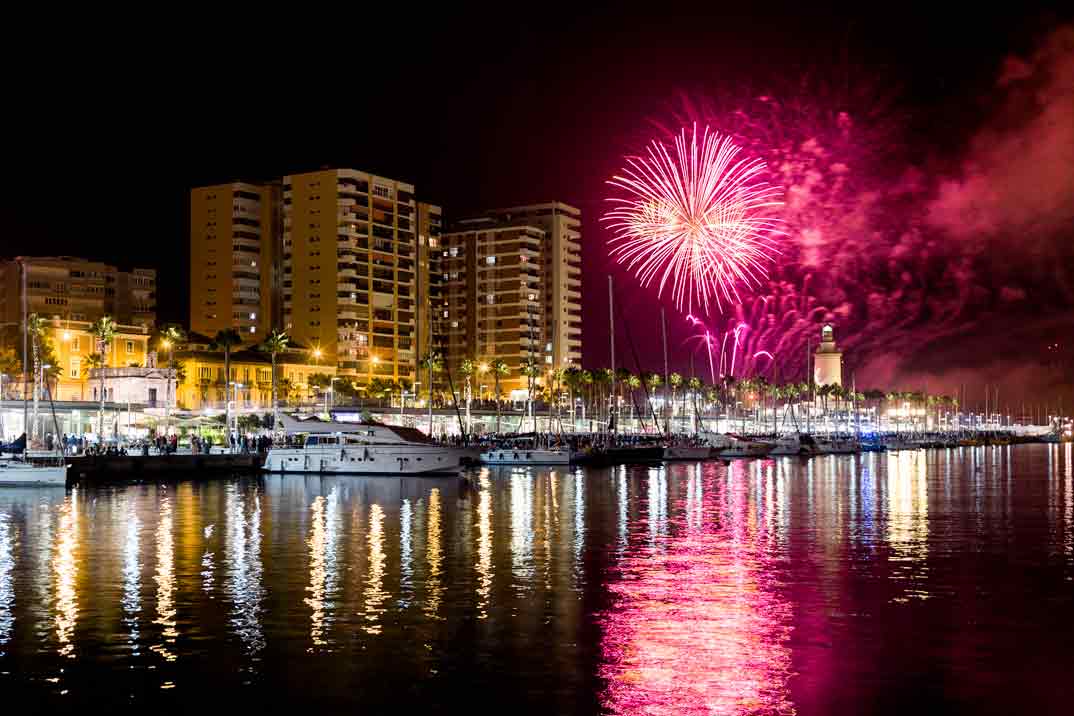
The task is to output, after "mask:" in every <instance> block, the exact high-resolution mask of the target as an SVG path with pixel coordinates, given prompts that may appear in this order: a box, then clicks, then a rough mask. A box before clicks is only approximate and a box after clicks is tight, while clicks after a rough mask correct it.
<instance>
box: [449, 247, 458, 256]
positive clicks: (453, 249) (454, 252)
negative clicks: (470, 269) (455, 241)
mask: <svg viewBox="0 0 1074 716" xmlns="http://www.w3.org/2000/svg"><path fill="white" fill-rule="evenodd" d="M448 253H450V254H451V255H452V256H458V255H459V247H458V246H452V247H451V248H450V249H449V250H448Z"/></svg>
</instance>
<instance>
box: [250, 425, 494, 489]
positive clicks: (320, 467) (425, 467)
mask: <svg viewBox="0 0 1074 716" xmlns="http://www.w3.org/2000/svg"><path fill="white" fill-rule="evenodd" d="M281 418H282V423H283V426H284V428H285V429H286V431H287V433H288V434H290V435H299V434H305V439H304V441H303V443H302V446H301V447H273V448H271V449H270V450H269V451H268V455H267V456H266V457H265V465H264V468H263V469H264V470H265V471H266V472H274V473H313V474H333V473H334V474H345V475H436V474H440V475H444V474H457V473H458V472H459V471H460V470H462V469H463V468H464V467H466V465H467V464H468V463H469V462H471V461H472V460H473V459H474V458H475V457H476V451H475V450H473V449H468V448H456V447H451V446H448V445H440V444H438V443H436V442H433V441H432V440H430V439H429V438H427V437H426V436H425V435H424V434H423V433H421V432H420V431H418V430H415V429H413V428H400V427H394V426H390V425H366V424H362V423H336V422H327V421H321V420H316V419H312V420H295V419H293V418H290V417H288V416H281Z"/></svg>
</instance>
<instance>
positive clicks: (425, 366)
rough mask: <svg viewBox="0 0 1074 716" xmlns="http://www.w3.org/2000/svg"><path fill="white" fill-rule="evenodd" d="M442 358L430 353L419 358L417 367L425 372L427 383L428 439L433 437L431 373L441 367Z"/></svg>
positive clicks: (436, 353) (432, 352)
mask: <svg viewBox="0 0 1074 716" xmlns="http://www.w3.org/2000/svg"><path fill="white" fill-rule="evenodd" d="M443 364H444V358H443V356H441V355H440V353H438V352H437V351H430V352H428V353H426V354H425V355H423V356H422V357H421V360H420V361H418V365H420V366H421V369H422V370H424V371H426V373H427V375H428V381H429V437H432V436H433V373H435V372H437V371H439V370H440V369H441V367H443Z"/></svg>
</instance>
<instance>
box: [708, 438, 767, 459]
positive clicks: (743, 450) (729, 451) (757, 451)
mask: <svg viewBox="0 0 1074 716" xmlns="http://www.w3.org/2000/svg"><path fill="white" fill-rule="evenodd" d="M771 450H772V444H771V443H762V442H757V441H755V440H739V439H737V438H735V439H732V440H731V444H730V445H729V446H728V447H726V448H724V449H723V450H720V457H721V458H738V457H765V456H766V455H768V453H769V452H770V451H771Z"/></svg>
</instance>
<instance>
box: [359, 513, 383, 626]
mask: <svg viewBox="0 0 1074 716" xmlns="http://www.w3.org/2000/svg"><path fill="white" fill-rule="evenodd" d="M367 539H368V541H369V576H368V578H367V580H366V589H365V621H366V624H365V626H364V627H363V629H364V630H365V633H366V634H380V633H381V630H382V629H383V627H382V625H381V623H380V619H381V615H382V614H384V611H385V608H384V602H385V601H386V600H387V598H388V592H387V591H386V590H385V588H384V571H385V562H386V561H387V557H386V555H385V554H384V508H382V507H381V506H380V505H370V507H369V536H368V538H367Z"/></svg>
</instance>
